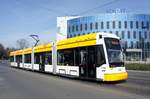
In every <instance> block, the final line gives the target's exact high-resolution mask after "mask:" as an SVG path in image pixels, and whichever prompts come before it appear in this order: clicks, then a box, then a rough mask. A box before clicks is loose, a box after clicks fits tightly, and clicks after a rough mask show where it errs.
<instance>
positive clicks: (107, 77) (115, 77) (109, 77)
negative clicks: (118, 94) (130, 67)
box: [104, 72, 128, 81]
mask: <svg viewBox="0 0 150 99" xmlns="http://www.w3.org/2000/svg"><path fill="white" fill-rule="evenodd" d="M127 79H128V73H127V72H124V73H112V74H104V81H119V80H127Z"/></svg>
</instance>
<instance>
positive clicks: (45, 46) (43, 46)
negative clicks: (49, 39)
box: [34, 43, 52, 53]
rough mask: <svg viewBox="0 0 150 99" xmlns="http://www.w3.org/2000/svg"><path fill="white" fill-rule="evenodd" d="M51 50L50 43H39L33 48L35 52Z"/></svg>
mask: <svg viewBox="0 0 150 99" xmlns="http://www.w3.org/2000/svg"><path fill="white" fill-rule="evenodd" d="M51 50H52V45H51V44H50V43H48V44H46V45H39V46H36V47H35V48H34V52H35V53H40V52H47V51H51Z"/></svg>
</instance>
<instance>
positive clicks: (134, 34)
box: [133, 31, 136, 39]
mask: <svg viewBox="0 0 150 99" xmlns="http://www.w3.org/2000/svg"><path fill="white" fill-rule="evenodd" d="M133 38H134V39H136V31H134V32H133Z"/></svg>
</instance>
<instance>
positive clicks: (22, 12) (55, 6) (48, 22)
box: [0, 0, 150, 48]
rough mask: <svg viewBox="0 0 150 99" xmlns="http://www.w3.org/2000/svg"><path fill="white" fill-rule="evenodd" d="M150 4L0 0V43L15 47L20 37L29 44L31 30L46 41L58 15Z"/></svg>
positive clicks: (138, 0)
mask: <svg viewBox="0 0 150 99" xmlns="http://www.w3.org/2000/svg"><path fill="white" fill-rule="evenodd" d="M149 4H150V0H0V43H2V44H3V45H4V46H5V47H10V48H11V47H14V48H15V47H16V41H17V40H18V39H22V38H23V39H26V40H28V41H29V43H30V46H31V45H33V39H32V38H31V37H29V35H31V34H36V35H38V36H39V38H40V43H47V42H50V41H52V40H54V36H55V34H56V33H57V27H56V23H57V21H56V19H57V17H59V16H71V15H79V16H88V15H95V14H100V13H106V12H107V11H108V10H109V9H116V8H120V9H126V12H127V13H140V14H150V5H149Z"/></svg>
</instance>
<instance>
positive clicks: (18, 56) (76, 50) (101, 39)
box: [10, 33, 128, 81]
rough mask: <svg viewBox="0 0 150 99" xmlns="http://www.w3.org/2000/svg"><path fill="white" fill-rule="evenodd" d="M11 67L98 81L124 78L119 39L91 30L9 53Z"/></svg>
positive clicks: (126, 75)
mask: <svg viewBox="0 0 150 99" xmlns="http://www.w3.org/2000/svg"><path fill="white" fill-rule="evenodd" d="M10 64H11V66H12V67H16V68H23V69H28V70H34V71H40V72H47V73H53V74H56V75H63V76H69V77H77V78H83V79H93V80H100V81H120V80H127V78H128V73H127V72H126V69H125V66H124V62H123V53H122V49H121V46H120V38H119V37H118V36H116V35H114V34H110V33H91V34H87V35H82V36H78V37H73V38H67V39H64V40H61V41H59V42H56V43H48V44H44V45H38V46H35V47H33V48H27V49H22V50H17V51H13V52H11V53H10Z"/></svg>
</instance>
